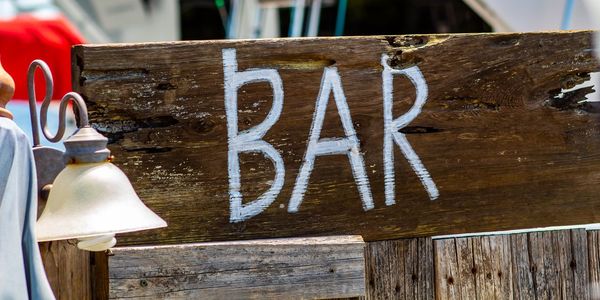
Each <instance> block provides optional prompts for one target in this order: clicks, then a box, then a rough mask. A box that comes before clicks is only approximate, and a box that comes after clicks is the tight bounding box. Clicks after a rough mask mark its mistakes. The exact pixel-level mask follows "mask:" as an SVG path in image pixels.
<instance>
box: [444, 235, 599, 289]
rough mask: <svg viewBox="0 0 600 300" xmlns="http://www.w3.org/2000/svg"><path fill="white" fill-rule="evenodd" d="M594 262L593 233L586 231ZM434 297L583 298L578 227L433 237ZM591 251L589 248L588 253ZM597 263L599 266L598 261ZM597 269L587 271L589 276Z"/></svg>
mask: <svg viewBox="0 0 600 300" xmlns="http://www.w3.org/2000/svg"><path fill="white" fill-rule="evenodd" d="M588 235H589V238H590V241H591V240H592V239H593V238H595V239H596V243H595V244H594V245H591V244H592V243H591V242H590V243H589V244H590V245H589V247H590V253H596V256H595V257H594V258H592V257H591V258H590V268H591V265H592V260H593V259H595V261H594V263H596V266H598V261H599V258H600V251H599V250H598V243H597V238H598V237H597V235H594V234H588ZM434 247H435V256H434V260H435V270H436V279H435V283H436V286H435V292H436V298H437V299H535V298H537V299H589V297H590V295H589V292H588V288H587V286H588V281H589V275H588V274H589V272H588V258H587V252H588V239H587V238H586V232H585V230H584V229H574V230H563V231H545V232H532V233H524V234H512V235H496V236H476V237H468V238H451V239H440V240H435V241H434ZM593 251H595V252H593ZM598 267H600V266H598ZM598 278H600V272H596V273H595V274H592V280H597V279H598Z"/></svg>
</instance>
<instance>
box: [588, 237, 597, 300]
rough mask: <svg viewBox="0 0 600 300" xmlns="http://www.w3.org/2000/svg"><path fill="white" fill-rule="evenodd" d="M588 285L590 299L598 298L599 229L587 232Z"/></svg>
mask: <svg viewBox="0 0 600 300" xmlns="http://www.w3.org/2000/svg"><path fill="white" fill-rule="evenodd" d="M587 245H588V263H589V283H588V284H589V286H590V296H591V297H592V299H597V298H600V231H598V230H591V231H588V232H587Z"/></svg>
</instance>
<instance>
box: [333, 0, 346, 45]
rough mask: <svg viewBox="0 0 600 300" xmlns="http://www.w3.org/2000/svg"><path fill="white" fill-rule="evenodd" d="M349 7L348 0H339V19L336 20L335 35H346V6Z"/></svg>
mask: <svg viewBox="0 0 600 300" xmlns="http://www.w3.org/2000/svg"><path fill="white" fill-rule="evenodd" d="M347 7H348V0H339V4H338V13H337V19H336V22H335V35H336V36H342V35H344V23H345V22H346V8H347Z"/></svg>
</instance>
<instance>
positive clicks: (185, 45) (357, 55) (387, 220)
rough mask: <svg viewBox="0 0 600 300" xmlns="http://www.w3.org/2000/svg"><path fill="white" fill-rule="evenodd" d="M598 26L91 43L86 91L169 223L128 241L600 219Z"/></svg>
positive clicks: (78, 63)
mask: <svg viewBox="0 0 600 300" xmlns="http://www.w3.org/2000/svg"><path fill="white" fill-rule="evenodd" d="M591 48H592V43H591V33H590V32H561V33H531V34H473V35H418V36H417V35H412V36H373V37H350V38H315V39H274V40H254V41H242V40H240V41H204V42H202V41H197V42H174V43H151V44H124V45H83V46H77V47H75V49H74V52H73V54H74V59H73V61H74V66H73V67H74V86H75V90H77V91H79V92H81V93H82V95H83V96H84V97H85V99H86V101H87V102H88V104H89V109H90V114H91V115H90V120H91V122H92V123H93V126H94V127H95V128H97V129H99V130H100V131H101V132H103V133H104V134H105V135H107V136H108V137H109V138H110V143H111V144H110V147H111V150H112V151H113V154H114V155H115V157H116V163H117V164H118V165H119V166H120V167H121V168H123V170H124V171H125V173H126V174H127V175H128V176H129V178H130V179H131V180H132V182H133V185H134V187H135V189H136V190H137V192H138V193H139V195H140V196H141V198H142V199H143V200H144V202H145V203H146V204H147V205H148V206H150V207H151V208H152V209H153V210H154V211H155V212H157V213H158V214H159V215H160V216H161V217H163V218H164V219H165V220H166V221H167V222H168V223H169V227H168V228H165V229H160V230H155V231H149V232H142V233H135V234H130V235H126V236H125V237H123V238H121V239H120V241H121V242H123V244H130V245H131V244H148V243H182V242H200V241H213V240H233V239H250V238H265V237H271V238H272V237H289V236H310V235H332V234H358V235H361V236H363V238H364V239H365V240H367V241H369V240H381V239H390V238H399V237H414V236H430V235H438V234H451V233H465V232H479V231H490V230H505V229H517V228H531V227H540V226H552V225H568V224H577V223H579V224H580V223H591V222H599V221H600V214H598V212H597V211H598V209H599V208H600V198H599V195H600V160H599V159H598V155H599V154H600V120H599V118H598V114H597V110H596V109H595V107H594V106H593V105H591V104H590V103H586V102H581V100H583V99H584V96H585V95H586V94H588V93H590V92H591V90H592V89H591V88H581V89H576V90H575V91H570V92H569V91H564V90H561V89H567V88H571V87H573V86H575V85H576V84H578V83H583V82H585V81H586V80H588V79H589V77H588V73H589V72H593V71H596V70H597V69H598V63H597V61H596V60H595V59H594V57H593V53H592V50H591Z"/></svg>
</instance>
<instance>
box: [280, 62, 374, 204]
mask: <svg viewBox="0 0 600 300" xmlns="http://www.w3.org/2000/svg"><path fill="white" fill-rule="evenodd" d="M332 90H333V98H334V99H335V105H336V106H337V110H338V114H339V115H340V119H341V121H342V126H343V127H344V133H345V134H346V137H345V138H323V139H320V135H321V128H322V127H323V121H324V119H325V111H326V110H327V103H328V102H329V95H330V94H331V91H332ZM359 145H360V142H359V141H358V137H357V136H356V132H355V131H354V126H353V125H352V119H351V118H350V109H349V108H348V104H347V103H346V96H345V95H344V91H343V89H342V83H341V80H340V75H339V74H338V71H337V68H335V67H327V68H325V70H324V72H323V78H322V80H321V88H320V90H319V96H318V97H317V105H316V108H315V113H314V116H313V122H312V126H311V129H310V137H309V139H308V147H307V148H306V154H305V155H304V162H303V163H302V166H301V167H300V172H299V173H298V177H297V178H296V184H295V185H294V190H293V191H292V197H291V199H290V203H289V206H288V212H290V213H294V212H298V208H299V206H300V204H301V203H302V199H303V198H304V193H305V192H306V188H307V185H308V179H309V177H310V173H311V171H312V169H313V166H314V163H315V158H316V157H317V156H320V155H335V154H347V155H348V159H349V160H350V166H351V167H352V174H353V175H354V180H355V181H356V185H357V186H358V191H359V192H360V197H361V201H362V205H363V209H364V210H369V209H372V208H373V197H372V196H371V190H370V187H369V178H368V177H367V172H366V170H365V164H364V162H363V157H362V154H361V153H360V147H359Z"/></svg>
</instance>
